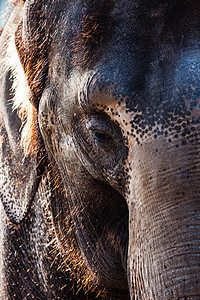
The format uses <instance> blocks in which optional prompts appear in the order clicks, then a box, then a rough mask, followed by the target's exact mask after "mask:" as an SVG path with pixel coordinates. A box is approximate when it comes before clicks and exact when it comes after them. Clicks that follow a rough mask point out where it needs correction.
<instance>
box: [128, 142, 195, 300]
mask: <svg viewBox="0 0 200 300" xmlns="http://www.w3.org/2000/svg"><path fill="white" fill-rule="evenodd" d="M164 149H165V150H163V153H159V154H158V155H157V157H156V155H152V152H151V148H148V149H145V151H144V153H143V151H141V148H140V149H138V151H137V147H135V150H134V151H135V152H134V158H135V160H134V161H135V162H134V163H133V168H132V169H133V170H134V172H133V174H132V176H131V180H130V183H129V184H130V189H129V190H130V195H129V196H128V197H127V198H128V200H127V202H128V207H129V249H128V262H127V264H128V268H127V269H128V278H129V288H130V294H131V299H199V298H200V282H199V274H200V264H199V262H200V235H199V232H200V213H199V212H200V201H199V199H200V189H199V176H198V174H199V170H197V169H195V171H194V169H192V168H193V166H192V165H193V164H195V165H196V166H197V168H198V166H199V156H198V155H197V156H196V158H195V157H194V153H193V159H194V162H193V163H192V164H191V160H190V158H191V152H190V150H188V152H187V151H185V152H182V153H180V151H181V150H176V149H175V148H173V147H172V148H171V149H169V148H168V149H167V148H166V147H164ZM166 149H167V150H166ZM185 150H187V149H185ZM168 151H169V152H168ZM178 151H179V153H178ZM147 153H148V155H149V157H146V156H148V155H147ZM167 158H168V159H167ZM169 158H170V160H169ZM139 161H140V163H139ZM141 161H143V163H141ZM158 162H159V163H158ZM197 171H198V172H197Z"/></svg>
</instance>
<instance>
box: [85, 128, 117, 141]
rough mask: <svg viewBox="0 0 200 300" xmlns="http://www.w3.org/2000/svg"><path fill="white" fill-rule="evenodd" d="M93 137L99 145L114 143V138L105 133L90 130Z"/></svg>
mask: <svg viewBox="0 0 200 300" xmlns="http://www.w3.org/2000/svg"><path fill="white" fill-rule="evenodd" d="M90 133H91V135H93V136H94V139H95V140H96V142H97V143H99V144H106V143H112V142H114V140H113V137H112V136H111V135H110V134H108V133H105V132H101V131H95V130H90Z"/></svg>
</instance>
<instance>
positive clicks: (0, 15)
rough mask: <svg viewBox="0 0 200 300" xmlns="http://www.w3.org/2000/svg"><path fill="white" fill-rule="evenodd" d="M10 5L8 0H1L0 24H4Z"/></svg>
mask: <svg viewBox="0 0 200 300" xmlns="http://www.w3.org/2000/svg"><path fill="white" fill-rule="evenodd" d="M6 7H8V3H7V0H0V26H4V24H5V20H6V19H7V15H8V9H7V8H6Z"/></svg>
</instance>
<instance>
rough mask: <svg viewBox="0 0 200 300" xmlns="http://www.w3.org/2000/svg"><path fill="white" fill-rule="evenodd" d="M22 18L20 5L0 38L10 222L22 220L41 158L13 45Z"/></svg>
mask: <svg viewBox="0 0 200 300" xmlns="http://www.w3.org/2000/svg"><path fill="white" fill-rule="evenodd" d="M22 16H23V6H22V4H20V5H19V6H17V7H16V8H15V10H14V11H13V14H12V15H11V18H10V20H9V22H8V24H7V26H6V27H5V29H4V31H3V33H2V35H1V38H0V200H1V201H2V203H3V206H4V209H5V211H6V214H7V216H8V217H9V219H10V220H11V221H12V222H14V223H20V222H21V221H22V220H23V219H24V217H25V216H26V214H27V212H28V210H29V208H30V205H31V202H32V200H33V198H34V196H35V194H36V192H37V188H38V184H39V180H40V177H41V176H40V175H41V173H42V164H40V163H39V161H40V156H41V155H43V154H42V151H41V149H40V142H41V141H40V136H39V132H38V128H37V109H36V108H35V107H34V105H33V104H32V103H31V102H30V101H29V100H30V99H31V95H32V92H31V90H30V87H29V85H28V82H27V79H26V75H25V72H24V69H23V67H22V64H21V62H20V59H19V55H18V52H17V48H16V45H15V44H16V43H15V34H16V31H17V28H19V24H20V23H21V21H22ZM23 123H25V125H24V124H23ZM27 141H29V142H27ZM38 164H39V166H40V167H38Z"/></svg>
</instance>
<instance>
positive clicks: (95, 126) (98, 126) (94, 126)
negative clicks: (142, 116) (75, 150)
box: [86, 117, 122, 143]
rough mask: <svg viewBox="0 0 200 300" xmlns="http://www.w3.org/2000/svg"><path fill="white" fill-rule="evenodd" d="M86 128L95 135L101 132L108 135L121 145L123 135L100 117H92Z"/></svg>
mask: <svg viewBox="0 0 200 300" xmlns="http://www.w3.org/2000/svg"><path fill="white" fill-rule="evenodd" d="M86 128H87V129H88V130H89V131H90V132H91V133H94V132H95V131H96V132H99V133H103V134H108V135H110V136H112V138H113V140H114V141H115V142H117V143H121V140H122V138H121V134H120V132H118V130H117V129H116V128H115V127H114V126H113V125H112V124H111V123H110V122H109V121H107V120H104V119H100V118H99V117H91V118H90V119H89V120H88V121H87V122H86Z"/></svg>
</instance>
